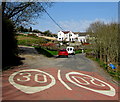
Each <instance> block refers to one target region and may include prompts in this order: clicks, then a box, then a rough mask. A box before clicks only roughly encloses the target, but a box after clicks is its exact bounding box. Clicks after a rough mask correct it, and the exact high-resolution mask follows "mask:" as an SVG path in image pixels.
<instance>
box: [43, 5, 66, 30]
mask: <svg viewBox="0 0 120 102" xmlns="http://www.w3.org/2000/svg"><path fill="white" fill-rule="evenodd" d="M42 7H43V6H42ZM43 10H44V11H45V12H46V13H47V15H48V16H49V17H50V18H51V20H52V21H53V22H54V23H55V24H56V25H57V26H58V27H59V28H60V29H61V30H64V29H63V28H62V27H61V26H60V25H59V24H58V23H57V22H56V21H55V20H54V19H53V18H52V17H51V16H50V14H49V13H48V12H47V11H46V10H45V9H44V7H43Z"/></svg>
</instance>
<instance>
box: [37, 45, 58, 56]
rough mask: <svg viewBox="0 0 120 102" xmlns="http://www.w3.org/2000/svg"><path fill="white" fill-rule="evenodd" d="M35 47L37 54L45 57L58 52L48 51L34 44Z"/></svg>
mask: <svg viewBox="0 0 120 102" xmlns="http://www.w3.org/2000/svg"><path fill="white" fill-rule="evenodd" d="M35 49H36V50H37V51H38V53H39V54H43V55H45V56H47V57H53V56H54V55H57V54H58V52H57V51H50V50H47V49H45V48H43V47H38V46H36V47H35Z"/></svg>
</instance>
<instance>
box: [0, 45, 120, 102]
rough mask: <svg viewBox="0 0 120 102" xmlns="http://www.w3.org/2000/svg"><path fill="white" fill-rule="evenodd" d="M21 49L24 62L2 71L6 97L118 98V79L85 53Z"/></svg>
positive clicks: (19, 98) (3, 95)
mask: <svg viewBox="0 0 120 102" xmlns="http://www.w3.org/2000/svg"><path fill="white" fill-rule="evenodd" d="M20 49H21V51H22V53H21V54H20V56H21V57H24V58H25V60H23V63H24V64H23V65H21V66H16V67H14V68H12V69H9V70H7V71H4V72H3V74H2V79H3V80H2V90H3V92H2V98H3V100H27V101H29V100H109V101H110V100H112V102H114V101H113V100H119V97H118V86H117V82H116V81H114V80H113V79H112V78H111V77H110V76H109V75H108V74H107V73H106V72H105V71H104V70H103V69H102V68H100V67H99V66H98V65H97V64H96V63H95V62H93V61H92V60H90V59H88V58H86V57H85V54H77V55H75V56H71V55H70V56H69V57H68V58H57V57H56V56H55V57H52V58H47V57H45V56H43V55H39V54H38V53H37V52H36V50H35V49H34V48H32V47H23V46H21V47H20ZM116 102H117V101H116Z"/></svg>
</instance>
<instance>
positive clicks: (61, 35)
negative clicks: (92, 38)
mask: <svg viewBox="0 0 120 102" xmlns="http://www.w3.org/2000/svg"><path fill="white" fill-rule="evenodd" d="M87 38H88V35H87V34H85V33H76V32H72V31H59V32H58V38H57V40H58V41H76V42H83V43H85V42H86V39H87Z"/></svg>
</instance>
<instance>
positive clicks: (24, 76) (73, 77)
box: [9, 69, 116, 96]
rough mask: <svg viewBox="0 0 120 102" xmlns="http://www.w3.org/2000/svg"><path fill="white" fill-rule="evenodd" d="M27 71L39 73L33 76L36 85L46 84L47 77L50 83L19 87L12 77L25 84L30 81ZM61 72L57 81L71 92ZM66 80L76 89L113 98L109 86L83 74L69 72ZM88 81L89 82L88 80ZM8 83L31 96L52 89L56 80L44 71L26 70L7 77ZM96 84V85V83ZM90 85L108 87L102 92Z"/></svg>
mask: <svg viewBox="0 0 120 102" xmlns="http://www.w3.org/2000/svg"><path fill="white" fill-rule="evenodd" d="M27 71H32V72H33V71H36V72H39V74H35V76H34V81H35V82H37V83H46V82H48V80H47V76H48V77H49V79H50V81H51V83H49V84H48V85H46V86H35V87H31V86H25V85H20V84H18V83H16V82H15V81H14V77H15V76H16V75H17V74H19V75H20V76H21V78H17V81H21V82H27V81H30V80H31V76H32V75H31V74H30V73H28V72H27ZM60 72H61V70H58V80H59V81H60V82H61V83H62V84H63V85H64V86H65V87H66V88H67V89H68V90H73V89H72V88H71V87H70V86H69V85H68V84H67V83H65V81H64V80H63V79H62V77H61V73H60ZM65 76H66V79H67V80H68V81H69V82H71V83H72V84H74V85H76V86H78V87H81V88H84V89H87V90H90V91H93V92H97V93H100V94H103V95H107V96H115V93H116V91H115V89H114V88H113V87H112V86H111V85H109V84H108V83H106V82H104V81H102V80H100V79H97V78H95V77H92V76H90V75H87V74H83V73H80V72H69V73H66V75H65ZM41 77H42V80H41ZM79 79H80V80H81V81H80V80H79ZM88 79H89V80H88ZM9 82H10V83H11V84H12V85H13V86H14V87H16V88H17V89H19V90H21V91H23V92H24V93H28V94H32V93H36V92H39V91H43V90H45V89H48V88H50V87H52V86H53V85H55V84H56V80H55V78H54V77H53V76H52V75H50V74H48V73H46V72H44V71H41V70H38V69H26V70H21V71H18V72H15V73H13V74H12V75H10V77H9ZM96 82H97V83H96ZM98 82H99V84H98ZM90 84H91V85H95V86H97V87H101V88H102V87H109V89H108V90H104V89H101V90H100V89H98V90H97V89H94V88H92V87H89V86H90Z"/></svg>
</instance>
